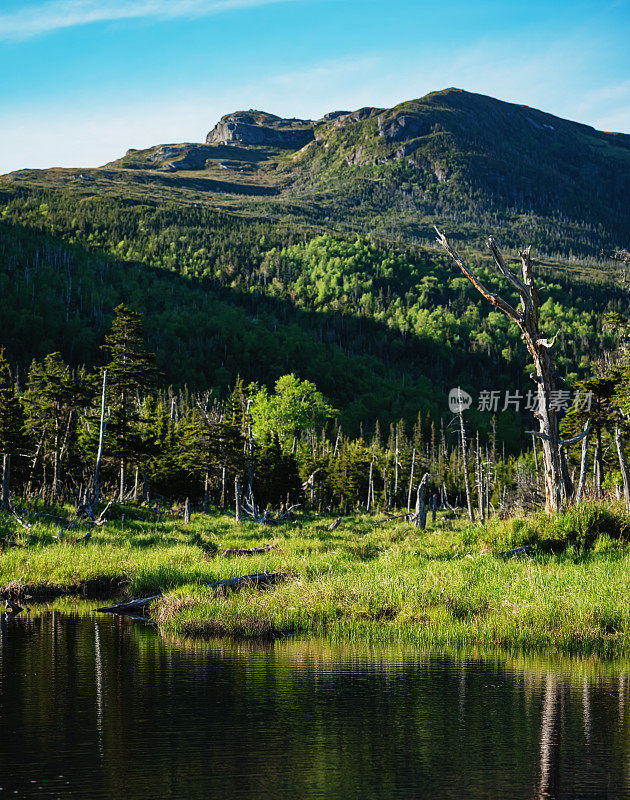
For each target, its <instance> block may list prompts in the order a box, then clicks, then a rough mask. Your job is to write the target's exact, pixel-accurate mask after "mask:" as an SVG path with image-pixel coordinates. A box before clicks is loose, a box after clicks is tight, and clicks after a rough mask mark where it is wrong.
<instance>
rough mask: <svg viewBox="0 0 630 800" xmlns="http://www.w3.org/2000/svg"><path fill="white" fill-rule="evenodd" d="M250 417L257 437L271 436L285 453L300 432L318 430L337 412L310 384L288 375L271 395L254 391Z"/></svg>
mask: <svg viewBox="0 0 630 800" xmlns="http://www.w3.org/2000/svg"><path fill="white" fill-rule="evenodd" d="M250 414H251V417H252V422H253V426H254V434H255V436H256V437H257V438H258V437H262V436H263V435H264V434H265V433H271V434H274V433H275V434H277V435H278V438H279V439H280V442H281V444H282V446H283V447H284V448H285V450H291V449H293V442H294V441H295V440H296V439H299V437H300V436H301V435H302V434H303V433H308V432H313V433H315V432H316V431H319V430H321V429H322V428H323V427H324V426H325V425H326V423H327V422H329V421H330V420H331V419H334V417H335V415H336V414H338V411H337V410H336V409H335V408H333V406H332V405H331V404H330V403H329V402H328V400H327V399H326V398H325V397H324V395H323V394H322V393H321V392H320V391H319V390H318V389H317V387H316V386H315V384H314V383H311V382H310V381H306V380H304V381H301V380H300V379H299V378H298V377H297V376H296V375H294V374H293V373H291V374H290V375H283V376H282V377H281V378H278V380H277V381H276V384H275V387H274V393H273V394H269V392H268V391H267V389H266V388H265V387H262V388H261V389H258V390H257V391H256V392H255V393H254V394H253V397H252V402H251V406H250Z"/></svg>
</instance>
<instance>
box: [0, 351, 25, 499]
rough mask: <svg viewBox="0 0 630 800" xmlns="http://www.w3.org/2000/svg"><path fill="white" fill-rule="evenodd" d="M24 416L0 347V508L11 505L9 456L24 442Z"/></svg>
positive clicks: (16, 452) (14, 453)
mask: <svg viewBox="0 0 630 800" xmlns="http://www.w3.org/2000/svg"><path fill="white" fill-rule="evenodd" d="M23 425H24V418H23V415H22V407H21V406H20V401H19V400H18V398H17V396H16V394H15V386H14V384H13V379H12V377H11V370H10V368H9V364H8V362H7V360H6V358H5V357H4V348H1V349H0V457H1V458H2V494H1V495H0V508H2V510H3V511H7V510H8V509H9V508H10V507H11V497H10V485H11V456H14V457H15V456H16V455H18V453H19V450H20V448H21V447H22V445H23V444H24V433H23Z"/></svg>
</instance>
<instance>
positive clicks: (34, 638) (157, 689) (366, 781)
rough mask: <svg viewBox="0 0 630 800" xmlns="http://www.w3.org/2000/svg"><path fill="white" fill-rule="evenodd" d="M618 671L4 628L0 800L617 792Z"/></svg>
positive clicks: (622, 766)
mask: <svg viewBox="0 0 630 800" xmlns="http://www.w3.org/2000/svg"><path fill="white" fill-rule="evenodd" d="M629 668H630V662H615V663H607V662H601V661H589V660H571V659H568V658H565V659H553V658H545V657H539V656H531V657H528V656H522V655H521V656H508V655H506V654H487V653H486V654H481V653H473V652H468V653H457V652H451V653H423V652H420V651H417V650H413V649H411V648H398V647H368V646H357V645H348V644H335V643H331V642H326V641H321V640H306V641H303V640H282V641H277V642H275V643H272V644H259V645H256V644H247V643H237V642H233V641H220V642H193V641H180V640H168V639H165V638H163V637H161V636H160V635H159V634H158V633H157V632H156V631H155V629H154V628H152V627H151V626H148V625H144V624H142V623H139V622H134V621H131V620H127V619H122V618H117V617H112V616H105V615H95V614H93V613H90V612H87V611H82V613H72V612H71V611H66V612H65V613H62V612H61V611H56V610H51V609H46V610H42V609H34V610H33V613H32V614H30V615H26V614H21V615H19V616H18V617H17V618H15V619H12V620H7V618H6V616H4V615H2V616H1V619H0V800H1V798H2V797H8V796H11V797H16V796H21V797H45V798H69V797H73V798H124V799H125V800H136V798H138V799H139V798H142V800H146V799H148V798H151V799H153V798H210V797H220V798H222V800H236V798H256V799H257V800H265V798H276V799H277V798H291V800H294V799H296V798H326V799H327V800H328V798H330V800H337V799H339V800H350V798H361V800H366V799H370V798H374V799H375V800H376V798H378V800H382V799H383V798H393V799H394V800H395V799H396V798H414V799H417V798H453V799H455V798H457V799H459V798H528V799H529V798H536V797H540V798H615V799H616V800H617V799H618V798H630V705H629V694H630V684H629V680H628V677H629Z"/></svg>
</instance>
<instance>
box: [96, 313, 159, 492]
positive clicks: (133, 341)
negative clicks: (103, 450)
mask: <svg viewBox="0 0 630 800" xmlns="http://www.w3.org/2000/svg"><path fill="white" fill-rule="evenodd" d="M114 311H115V314H116V316H115V318H114V321H113V323H112V332H111V333H110V334H109V335H108V336H106V337H105V344H104V345H103V349H104V350H105V351H107V353H108V354H109V363H108V364H107V396H108V404H109V406H110V408H111V412H112V417H111V420H110V422H109V426H108V434H109V437H110V442H111V444H110V447H111V451H110V453H109V455H110V456H112V457H113V458H115V459H117V460H118V462H119V464H120V482H119V492H118V496H119V500H120V502H122V501H123V499H124V496H125V486H126V482H127V465H128V463H129V461H131V460H133V459H138V460H139V459H141V458H142V456H143V437H142V435H141V432H140V427H141V424H142V418H141V414H140V410H141V403H142V399H143V396H144V395H145V394H147V393H148V392H149V391H150V390H151V389H153V388H154V387H155V386H156V383H157V379H158V371H157V369H156V367H155V359H154V356H153V355H152V354H151V353H149V352H148V351H147V350H146V348H145V344H144V330H143V325H142V317H141V315H140V314H138V313H136V312H135V311H132V310H131V309H129V308H127V307H126V306H125V305H123V304H122V303H121V304H120V305H119V306H117V307H116V308H115V309H114Z"/></svg>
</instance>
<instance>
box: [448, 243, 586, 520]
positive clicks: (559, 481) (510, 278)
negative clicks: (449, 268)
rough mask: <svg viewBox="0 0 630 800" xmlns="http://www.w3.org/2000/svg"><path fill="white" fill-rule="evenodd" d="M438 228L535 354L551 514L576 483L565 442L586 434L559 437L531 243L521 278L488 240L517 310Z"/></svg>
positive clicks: (468, 274) (460, 263)
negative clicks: (485, 281)
mask: <svg viewBox="0 0 630 800" xmlns="http://www.w3.org/2000/svg"><path fill="white" fill-rule="evenodd" d="M435 230H436V233H437V236H438V242H439V243H440V244H441V245H442V246H443V247H444V249H445V250H446V251H447V253H448V254H449V255H450V256H451V258H452V259H453V260H454V261H455V263H456V264H457V266H458V267H459V268H460V270H461V271H462V272H463V274H464V275H465V276H466V277H467V278H468V280H469V281H470V282H471V283H472V284H473V286H474V287H475V288H476V289H477V291H479V293H480V294H481V295H483V297H485V298H486V300H488V301H489V302H490V303H491V304H492V305H493V306H495V307H496V308H498V309H500V310H501V311H502V312H503V313H504V314H505V315H506V316H507V317H509V318H510V319H512V320H514V322H516V324H517V325H518V326H519V328H520V330H521V337H522V339H523V341H524V342H525V345H526V346H527V349H528V351H529V354H530V355H531V357H532V360H533V362H534V368H535V375H532V377H533V379H534V381H535V382H536V387H537V395H538V404H537V409H536V411H535V412H534V416H535V418H536V419H537V420H538V428H539V429H538V431H536V432H535V435H536V436H538V437H539V438H540V440H541V442H542V448H543V463H544V471H545V510H546V511H547V513H548V514H551V513H553V512H554V511H558V510H559V509H560V508H562V505H563V503H565V502H568V501H569V500H571V499H572V498H573V492H574V490H573V484H572V482H571V478H570V476H569V472H568V469H567V465H566V456H565V453H564V449H563V448H564V445H568V444H573V443H574V442H576V441H579V440H580V439H581V438H582V436H583V435H584V434H581V435H580V436H578V437H575V438H574V439H571V440H568V441H566V442H562V441H561V440H560V433H559V429H558V413H557V410H556V407H555V406H554V404H553V402H552V400H553V398H554V397H555V396H556V394H555V393H556V392H557V385H556V374H555V372H554V370H553V368H552V366H551V358H550V356H549V350H550V348H551V347H552V346H553V344H554V342H555V337H554V338H553V339H552V340H548V339H545V338H544V337H543V336H541V334H540V330H539V327H538V291H537V289H536V285H535V284H534V279H533V276H532V265H531V256H530V248H529V247H528V248H526V249H525V250H523V251H521V268H522V280H521V279H520V278H518V277H517V276H516V275H515V274H514V273H513V272H512V271H511V270H510V269H509V268H508V266H507V265H506V263H505V261H504V260H503V257H502V256H501V254H500V252H499V250H498V249H497V246H496V244H495V243H494V240H493V239H492V238H490V239H489V240H488V247H489V248H490V251H491V252H492V256H493V258H494V262H495V264H496V266H497V269H498V270H499V273H500V274H501V275H502V276H503V277H504V278H505V279H506V281H507V282H508V283H509V285H510V286H511V287H512V289H515V290H516V291H517V292H518V294H519V296H520V301H521V302H520V306H519V309H518V311H517V310H516V309H515V308H513V307H512V306H511V305H510V303H508V302H506V301H505V300H503V299H502V298H501V297H499V296H498V295H495V294H493V293H492V292H490V291H489V290H488V289H486V287H485V286H483V284H482V283H480V281H479V280H478V279H477V278H476V277H475V276H474V275H473V273H472V272H471V271H470V270H469V269H468V267H467V266H466V265H465V264H464V262H463V261H462V259H461V258H460V257H459V255H458V254H457V253H456V252H455V250H453V248H452V247H451V245H450V243H449V241H448V239H447V238H446V236H444V235H443V234H442V233H440V231H439V230H437V228H436V229H435Z"/></svg>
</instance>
